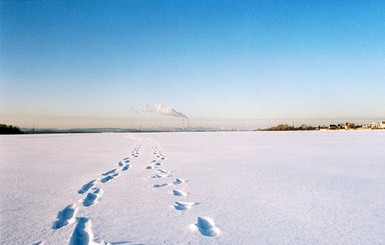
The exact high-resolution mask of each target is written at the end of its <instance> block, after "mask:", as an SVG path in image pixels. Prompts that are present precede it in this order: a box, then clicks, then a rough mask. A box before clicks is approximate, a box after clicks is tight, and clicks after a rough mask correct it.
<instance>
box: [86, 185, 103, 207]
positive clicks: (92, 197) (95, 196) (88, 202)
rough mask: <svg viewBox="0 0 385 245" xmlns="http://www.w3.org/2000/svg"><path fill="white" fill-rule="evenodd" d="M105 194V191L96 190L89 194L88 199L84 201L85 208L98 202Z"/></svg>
mask: <svg viewBox="0 0 385 245" xmlns="http://www.w3.org/2000/svg"><path fill="white" fill-rule="evenodd" d="M102 194H103V190H102V189H100V188H96V189H95V190H94V191H93V192H89V193H88V194H87V196H86V198H85V199H84V200H83V206H85V207H89V206H91V205H93V204H94V203H96V202H97V200H98V199H99V197H100V196H101V195H102Z"/></svg>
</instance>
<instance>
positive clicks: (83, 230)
mask: <svg viewBox="0 0 385 245" xmlns="http://www.w3.org/2000/svg"><path fill="white" fill-rule="evenodd" d="M141 147H142V144H140V145H137V146H136V147H135V148H134V149H133V150H132V152H131V156H132V157H133V158H138V157H139V151H140V149H141ZM153 154H154V155H156V159H154V160H152V161H151V163H150V164H149V165H147V166H146V167H145V169H146V170H152V171H155V173H153V174H152V175H151V176H150V179H152V180H154V181H156V180H163V179H170V178H171V177H173V174H172V172H173V171H169V170H165V169H163V168H161V167H162V166H163V163H164V161H165V160H166V156H165V155H163V154H162V152H161V151H160V150H159V149H158V147H157V146H156V145H155V146H154V147H153ZM131 167H132V163H131V159H130V157H126V158H123V159H122V160H121V161H120V162H119V163H118V167H117V168H113V169H110V170H108V171H106V172H104V173H102V174H101V176H100V177H99V178H96V179H93V180H90V181H89V182H87V183H85V184H84V185H83V186H82V187H81V188H80V189H79V190H78V193H79V194H80V195H81V196H82V198H81V199H80V200H79V201H78V202H77V203H73V204H70V205H68V206H66V207H65V208H64V209H63V210H61V211H59V212H58V214H57V216H56V220H55V221H54V222H53V225H52V229H54V230H57V229H60V228H62V227H64V226H67V225H70V224H73V223H75V222H76V226H75V228H74V230H73V233H72V235H71V238H70V245H83V244H84V245H88V244H101V245H107V244H110V243H106V242H104V241H101V242H99V243H98V242H96V241H94V235H93V232H92V224H91V220H90V218H87V217H77V213H78V210H79V208H80V207H81V206H83V207H84V208H89V207H91V206H93V205H95V204H96V203H97V202H98V201H99V199H100V197H101V196H102V194H103V189H102V185H104V184H106V183H108V182H110V181H113V180H114V179H116V178H117V177H119V176H120V175H121V174H122V173H124V172H125V171H127V170H129V169H130V168H131ZM187 182H189V180H185V179H181V178H175V179H174V180H173V181H169V182H162V183H155V184H153V185H151V187H152V188H153V189H163V187H167V186H172V187H173V190H172V191H171V192H169V193H171V194H172V195H173V196H175V197H179V198H182V199H184V198H186V197H188V196H189V194H190V193H189V192H186V191H184V190H180V189H179V188H178V187H179V186H181V185H183V184H185V183H187ZM199 204H200V203H199V202H191V201H185V200H179V201H175V202H174V204H173V207H174V208H175V210H177V211H182V212H183V211H187V210H189V209H191V208H193V207H194V206H196V205H199ZM78 205H80V207H79V206H78ZM190 229H192V230H198V231H199V232H200V233H201V234H202V235H205V236H210V237H214V236H217V235H219V233H220V230H219V228H218V227H217V226H216V225H215V223H214V221H213V220H212V219H211V218H210V217H206V216H202V217H198V220H197V223H196V224H192V225H190ZM38 244H44V241H41V242H40V243H38Z"/></svg>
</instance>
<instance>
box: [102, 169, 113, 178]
mask: <svg viewBox="0 0 385 245" xmlns="http://www.w3.org/2000/svg"><path fill="white" fill-rule="evenodd" d="M115 171H116V168H114V169H111V170H108V171H107V172H105V173H102V175H104V176H106V175H109V174H112V173H115Z"/></svg>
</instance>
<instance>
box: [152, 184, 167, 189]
mask: <svg viewBox="0 0 385 245" xmlns="http://www.w3.org/2000/svg"><path fill="white" fill-rule="evenodd" d="M168 185H169V184H167V183H164V184H155V185H153V186H152V187H154V188H160V187H164V186H168Z"/></svg>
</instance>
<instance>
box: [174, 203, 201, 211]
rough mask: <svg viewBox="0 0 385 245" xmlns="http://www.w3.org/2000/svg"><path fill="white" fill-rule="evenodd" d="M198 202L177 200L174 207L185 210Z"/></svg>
mask: <svg viewBox="0 0 385 245" xmlns="http://www.w3.org/2000/svg"><path fill="white" fill-rule="evenodd" d="M198 204H199V203H197V202H175V203H174V208H175V209H176V210H179V211H185V210H189V209H190V208H192V207H193V206H195V205H198Z"/></svg>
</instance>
